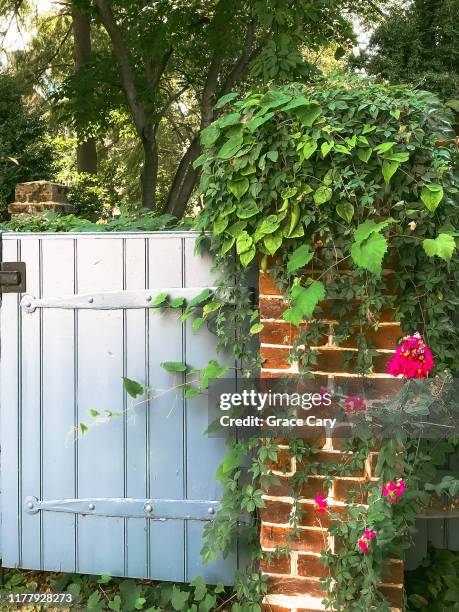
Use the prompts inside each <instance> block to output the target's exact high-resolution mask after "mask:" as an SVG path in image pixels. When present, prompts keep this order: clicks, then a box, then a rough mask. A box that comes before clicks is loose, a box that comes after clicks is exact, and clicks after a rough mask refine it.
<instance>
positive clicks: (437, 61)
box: [351, 0, 459, 99]
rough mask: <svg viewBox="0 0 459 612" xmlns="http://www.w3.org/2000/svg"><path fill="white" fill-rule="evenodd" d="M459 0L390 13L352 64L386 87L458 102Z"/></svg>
mask: <svg viewBox="0 0 459 612" xmlns="http://www.w3.org/2000/svg"><path fill="white" fill-rule="evenodd" d="M458 15H459V0H412V1H411V2H405V3H402V4H401V5H396V6H393V7H392V8H391V10H390V11H389V12H388V14H387V15H386V17H385V18H384V19H383V20H382V22H381V23H380V25H379V26H378V27H377V28H376V30H375V31H374V33H373V34H372V36H371V38H370V42H369V45H368V48H367V49H366V51H365V52H364V53H362V54H361V55H359V56H357V58H356V59H355V60H353V61H352V62H351V64H352V65H353V66H357V67H359V68H364V69H365V70H366V71H367V72H368V73H369V74H375V75H379V76H382V77H383V78H385V79H387V80H388V81H390V82H391V83H411V84H412V85H413V86H415V87H418V88H422V89H427V90H429V91H433V92H436V93H438V94H439V95H440V96H441V97H442V98H444V99H449V98H459V47H458V44H457V41H458V38H459V21H458Z"/></svg>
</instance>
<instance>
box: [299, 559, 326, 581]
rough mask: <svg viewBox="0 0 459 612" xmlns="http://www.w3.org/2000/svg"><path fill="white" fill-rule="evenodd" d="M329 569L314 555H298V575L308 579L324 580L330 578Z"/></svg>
mask: <svg viewBox="0 0 459 612" xmlns="http://www.w3.org/2000/svg"><path fill="white" fill-rule="evenodd" d="M328 573H329V568H328V567H326V566H325V565H324V564H323V563H322V562H321V560H320V557H316V556H314V555H298V574H299V575H300V576H305V577H306V578H311V577H313V578H324V577H325V576H328Z"/></svg>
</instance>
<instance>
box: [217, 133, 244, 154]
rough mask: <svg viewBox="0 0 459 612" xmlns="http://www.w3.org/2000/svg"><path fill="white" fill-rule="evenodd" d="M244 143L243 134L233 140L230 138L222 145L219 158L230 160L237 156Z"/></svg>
mask: <svg viewBox="0 0 459 612" xmlns="http://www.w3.org/2000/svg"><path fill="white" fill-rule="evenodd" d="M243 142H244V139H243V138H242V135H241V134H238V135H237V136H233V137H232V138H229V139H228V140H227V141H226V142H225V143H224V144H223V145H222V147H221V149H220V151H219V152H218V154H217V157H218V158H219V159H230V158H231V157H233V156H234V155H236V153H237V152H238V151H239V149H240V148H241V147H242V143H243Z"/></svg>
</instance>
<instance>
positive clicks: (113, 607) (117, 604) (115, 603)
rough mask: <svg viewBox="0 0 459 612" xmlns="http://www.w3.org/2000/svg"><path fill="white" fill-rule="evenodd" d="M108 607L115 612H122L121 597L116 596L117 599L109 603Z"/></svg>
mask: <svg viewBox="0 0 459 612" xmlns="http://www.w3.org/2000/svg"><path fill="white" fill-rule="evenodd" d="M108 607H109V608H110V610H114V611H115V612H121V597H120V596H119V595H115V597H114V598H113V599H111V600H110V601H109V602H108Z"/></svg>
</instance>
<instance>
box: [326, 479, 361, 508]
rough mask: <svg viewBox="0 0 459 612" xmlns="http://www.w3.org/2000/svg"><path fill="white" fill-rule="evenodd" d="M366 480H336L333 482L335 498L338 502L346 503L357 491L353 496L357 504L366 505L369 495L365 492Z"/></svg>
mask: <svg viewBox="0 0 459 612" xmlns="http://www.w3.org/2000/svg"><path fill="white" fill-rule="evenodd" d="M365 484H366V482H365V480H363V479H359V478H353V479H351V478H350V479H349V480H344V479H343V478H335V480H334V481H333V491H334V493H333V497H334V498H335V499H336V500H337V501H346V500H347V499H349V498H350V497H351V492H352V491H355V493H353V494H352V496H353V497H354V498H355V501H356V503H360V504H366V502H367V493H366V492H365Z"/></svg>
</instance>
